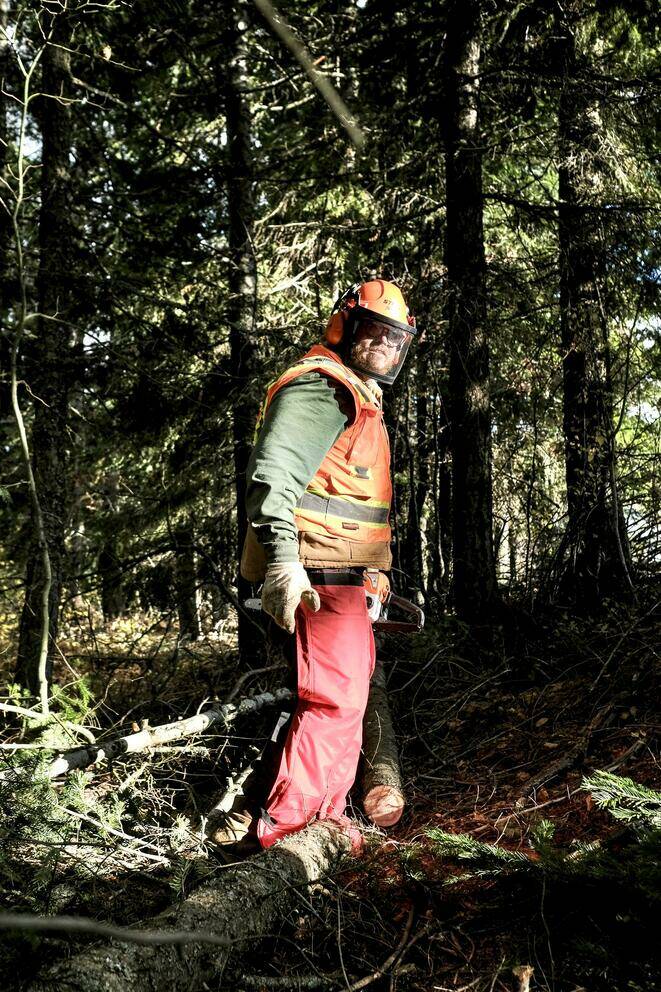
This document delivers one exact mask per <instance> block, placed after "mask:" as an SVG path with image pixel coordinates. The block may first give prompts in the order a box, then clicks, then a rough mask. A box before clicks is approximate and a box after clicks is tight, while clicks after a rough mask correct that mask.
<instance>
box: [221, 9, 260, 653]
mask: <svg viewBox="0 0 661 992" xmlns="http://www.w3.org/2000/svg"><path fill="white" fill-rule="evenodd" d="M226 10H227V18H228V22H229V23H228V32H227V35H228V47H229V51H228V60H227V67H226V73H227V76H226V85H225V98H226V129H227V149H228V187H229V188H228V193H229V257H230V274H229V290H230V302H229V307H228V321H229V326H230V352H231V364H232V381H233V397H234V399H233V404H232V411H233V421H232V427H233V440H234V472H235V476H236V519H237V532H238V534H237V536H238V543H237V562H238V561H240V560H241V551H242V549H243V542H244V540H245V536H246V531H247V527H248V520H247V516H246V505H245V503H246V469H247V466H248V459H249V457H250V451H251V448H252V439H253V433H254V429H255V421H256V419H257V410H258V403H257V401H256V396H255V384H256V382H257V380H258V379H259V378H260V377H259V373H258V370H257V348H256V344H255V340H254V327H255V316H256V303H257V267H256V260H255V255H254V249H253V238H254V219H255V202H254V183H253V178H252V161H253V155H254V152H253V148H252V142H251V136H250V108H249V105H248V97H247V96H246V93H245V91H246V89H247V88H248V86H247V80H246V60H247V51H246V44H245V32H246V25H247V23H248V22H249V16H248V12H247V9H246V5H245V3H243V2H242V0H233V2H232V3H230V4H228V5H227V8H226ZM237 585H238V598H239V602H240V603H242V602H243V601H244V600H245V599H247V598H248V597H249V596H250V595H251V586H250V584H249V583H247V582H246V581H245V579H243V578H241V576H239V578H238V583H237ZM239 651H240V653H241V656H242V658H244V660H246V661H247V660H249V659H252V660H255V659H258V658H260V657H261V655H262V653H263V639H262V638H260V637H259V636H258V630H257V628H256V626H255V624H254V623H252V622H251V620H250V619H249V618H248V617H246V616H244V615H243V614H242V613H241V612H239Z"/></svg>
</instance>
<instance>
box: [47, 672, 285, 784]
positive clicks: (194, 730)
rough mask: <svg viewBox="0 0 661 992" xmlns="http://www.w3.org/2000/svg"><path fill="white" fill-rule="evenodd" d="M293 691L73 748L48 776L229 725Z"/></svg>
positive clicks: (280, 691)
mask: <svg viewBox="0 0 661 992" xmlns="http://www.w3.org/2000/svg"><path fill="white" fill-rule="evenodd" d="M292 695H293V694H292V691H291V689H276V691H275V692H262V693H260V695H258V696H249V697H247V698H245V699H242V700H241V702H240V703H236V704H234V703H226V704H225V705H223V706H218V707H215V708H214V709H209V710H205V711H204V712H203V713H198V714H197V715H196V716H191V717H188V719H186V720H178V721H177V722H176V723H164V724H161V725H160V726H158V727H145V728H143V729H142V730H139V731H138V732H137V733H134V734H126V735H125V736H123V737H116V738H114V739H113V740H110V741H107V742H106V743H105V744H100V745H99V746H98V747H78V748H74V749H73V750H71V751H65V752H64V754H61V755H60V756H59V757H58V758H55V759H54V761H52V762H51V764H50V765H49V766H48V770H47V775H48V777H49V778H56V777H57V776H58V775H64V774H65V773H66V772H69V771H71V770H72V769H74V768H86V767H87V766H88V765H93V764H97V763H98V762H99V761H110V760H112V759H113V758H119V757H120V756H122V755H124V754H136V753H138V752H140V751H148V750H150V749H151V748H154V747H158V746H159V745H160V744H170V743H171V742H172V741H177V740H181V738H182V737H192V736H193V734H201V733H203V732H204V731H208V730H210V729H211V727H214V726H216V725H217V724H219V723H222V724H225V725H227V724H229V723H231V722H232V721H233V720H235V719H236V718H237V717H238V716H245V715H246V714H248V713H255V712H257V710H260V709H262V708H263V707H264V706H273V705H275V704H277V703H281V702H283V701H284V700H287V699H291V697H292Z"/></svg>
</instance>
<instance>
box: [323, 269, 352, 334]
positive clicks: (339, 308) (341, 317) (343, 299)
mask: <svg viewBox="0 0 661 992" xmlns="http://www.w3.org/2000/svg"><path fill="white" fill-rule="evenodd" d="M359 289H360V283H359V282H355V283H353V284H352V285H351V286H349V288H348V289H345V291H344V292H343V293H342V295H341V296H340V297H338V299H337V300H336V301H335V305H334V307H333V309H332V311H331V315H330V317H329V318H328V323H327V324H326V332H325V335H324V336H325V338H326V340H327V341H328V343H329V344H335V345H337V344H340V343H341V341H342V339H343V338H344V329H345V327H346V325H347V320H348V319H349V313H350V311H351V309H352V307H355V306H356V304H357V302H358V297H357V296H356V293H357V291H358V290H359Z"/></svg>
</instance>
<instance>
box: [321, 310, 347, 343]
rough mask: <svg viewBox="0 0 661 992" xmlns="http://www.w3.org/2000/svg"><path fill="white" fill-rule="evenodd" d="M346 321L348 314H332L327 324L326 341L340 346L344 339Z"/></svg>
mask: <svg viewBox="0 0 661 992" xmlns="http://www.w3.org/2000/svg"><path fill="white" fill-rule="evenodd" d="M345 320H346V313H345V312H343V311H340V312H339V313H334V314H331V316H330V318H329V321H328V323H327V324H326V340H327V341H328V343H329V344H339V343H340V341H341V340H342V338H343V337H344V324H345Z"/></svg>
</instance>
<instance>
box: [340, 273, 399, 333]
mask: <svg viewBox="0 0 661 992" xmlns="http://www.w3.org/2000/svg"><path fill="white" fill-rule="evenodd" d="M358 316H363V317H378V319H379V320H381V321H383V323H385V324H389V325H391V326H392V327H398V328H400V330H403V331H408V332H409V333H411V332H412V333H414V334H415V317H412V316H411V315H410V314H409V308H408V307H407V305H406V303H405V302H404V297H403V296H402V291H401V289H400V288H399V286H396V285H395V284H394V282H386V280H385V279H371V280H370V281H369V282H363V283H354V285H353V286H350V287H349V289H347V290H346V291H345V292H344V293H343V294H342V296H340V298H339V299H338V300H337V302H336V303H335V306H334V307H333V312H332V314H331V316H330V319H329V321H328V324H327V325H326V340H327V341H328V342H329V344H340V342H341V341H342V339H343V337H344V329H345V325H346V322H347V319H348V318H349V317H358Z"/></svg>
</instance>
